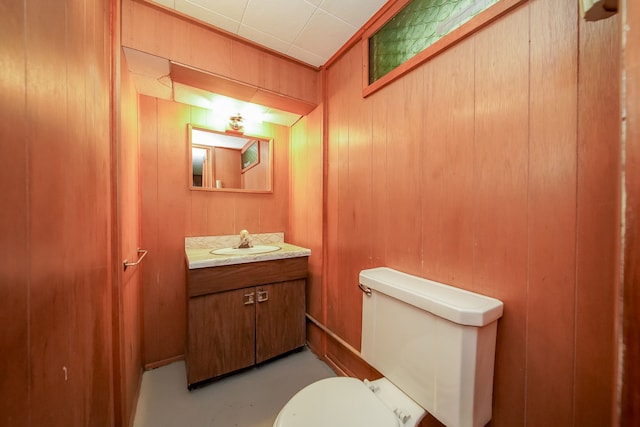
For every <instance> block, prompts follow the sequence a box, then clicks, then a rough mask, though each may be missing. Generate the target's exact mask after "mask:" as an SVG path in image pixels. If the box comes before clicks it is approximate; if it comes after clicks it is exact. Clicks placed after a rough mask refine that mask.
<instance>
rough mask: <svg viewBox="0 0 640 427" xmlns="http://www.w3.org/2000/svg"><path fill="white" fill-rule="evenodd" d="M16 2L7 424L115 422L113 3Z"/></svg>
mask: <svg viewBox="0 0 640 427" xmlns="http://www.w3.org/2000/svg"><path fill="white" fill-rule="evenodd" d="M10 3H12V4H8V3H7V4H3V5H2V6H0V14H1V15H2V18H0V21H1V22H0V27H1V30H0V35H1V36H2V40H3V43H1V47H0V52H2V60H1V61H2V67H1V69H2V71H0V74H1V78H0V80H1V83H0V88H1V89H2V90H1V91H0V92H1V96H2V102H0V105H2V107H0V116H1V118H0V134H1V135H2V138H0V159H1V160H0V163H1V165H0V169H2V172H0V189H2V192H1V193H2V205H3V212H2V214H0V234H1V235H2V238H1V239H0V252H1V253H2V254H3V255H4V256H3V257H2V258H3V261H1V263H2V265H1V266H0V271H1V272H2V273H0V274H1V276H2V278H1V279H0V282H1V283H2V286H0V289H1V290H0V300H2V303H1V304H2V308H0V313H1V314H0V317H1V319H2V324H3V330H2V332H1V333H0V351H1V353H2V354H3V362H5V365H6V367H7V369H5V371H6V372H5V373H4V374H3V378H2V380H0V384H2V386H1V387H2V388H1V389H0V395H1V396H2V401H3V403H2V404H0V424H3V425H4V424H6V425H63V424H64V425H69V426H83V425H111V424H112V422H113V414H112V409H113V408H112V400H111V399H112V391H113V389H112V385H111V381H112V378H111V330H110V325H111V317H110V315H111V311H110V309H111V306H110V304H111V300H110V291H111V288H110V281H109V279H110V273H109V262H110V253H109V237H110V235H109V226H110V192H109V183H110V179H111V176H110V172H109V167H108V166H109V164H110V157H109V155H110V151H109V147H110V129H109V123H110V122H109V98H110V97H109V95H110V93H109V89H110V88H109V82H110V68H109V65H110V64H109V55H108V52H109V50H110V37H109V14H108V8H107V7H106V2H104V1H103V2H87V1H83V0H68V1H66V2H62V3H60V4H55V5H54V4H51V3H50V2H44V1H39V0H28V1H24V2H10ZM95 3H98V4H95ZM86 22H91V23H95V25H85V23H86ZM95 98H98V99H100V100H101V102H96V103H94V102H93V101H94V99H95ZM89 105H90V106H91V108H87V106H89ZM5 263H6V264H5ZM5 316H6V317H5Z"/></svg>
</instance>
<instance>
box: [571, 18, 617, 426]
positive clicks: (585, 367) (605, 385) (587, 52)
mask: <svg viewBox="0 0 640 427" xmlns="http://www.w3.org/2000/svg"><path fill="white" fill-rule="evenodd" d="M618 26H619V22H618V15H616V16H614V17H612V18H610V19H607V20H603V21H597V22H585V21H582V20H581V21H580V28H579V32H580V39H579V52H580V56H579V65H578V67H579V69H580V70H581V71H580V74H579V78H578V90H579V92H578V99H579V100H580V108H579V110H578V165H577V167H578V171H577V185H578V194H577V197H578V199H577V202H578V205H577V206H578V207H577V209H578V212H577V225H578V229H577V242H576V244H577V248H576V251H577V260H576V262H577V268H576V272H577V277H576V280H577V282H576V286H577V290H576V301H575V303H576V319H575V320H576V337H575V353H576V366H575V369H576V384H575V389H576V393H575V403H574V404H575V413H576V415H575V417H576V418H575V422H576V424H577V425H584V426H597V425H608V424H609V423H611V422H612V419H613V418H612V417H613V412H612V411H613V404H614V400H613V399H614V393H613V390H614V385H615V372H616V368H615V366H616V360H617V357H618V355H617V351H616V346H617V340H618V337H617V336H616V331H615V329H616V327H615V322H616V304H617V300H618V286H617V282H618V274H619V271H618V259H619V258H618V254H617V249H618V247H619V246H618V245H619V241H618V238H617V233H616V230H618V229H619V228H618V226H619V215H620V199H619V185H620V106H619V102H620V83H619V78H618V76H619V75H620V66H619V57H620V54H619V52H620V36H619V32H618V30H619V28H618Z"/></svg>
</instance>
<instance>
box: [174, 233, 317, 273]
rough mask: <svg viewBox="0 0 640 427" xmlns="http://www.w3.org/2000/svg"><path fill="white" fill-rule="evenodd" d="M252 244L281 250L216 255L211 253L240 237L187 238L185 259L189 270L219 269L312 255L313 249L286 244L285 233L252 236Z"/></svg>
mask: <svg viewBox="0 0 640 427" xmlns="http://www.w3.org/2000/svg"><path fill="white" fill-rule="evenodd" d="M251 237H252V243H254V244H260V245H263V244H267V245H273V246H279V247H280V249H278V250H276V251H273V252H266V253H261V254H244V255H214V254H212V253H211V251H213V250H216V249H220V248H225V247H230V246H233V244H230V243H229V242H236V241H237V240H238V236H205V237H187V238H185V257H186V261H187V265H188V266H189V269H190V270H192V269H196V268H207V267H218V266H221V265H233V264H246V263H249V262H260V261H271V260H275V259H283V258H295V257H303V256H309V255H311V249H307V248H303V247H300V246H296V245H292V244H289V243H285V242H284V234H283V233H270V234H257V235H252V236H251Z"/></svg>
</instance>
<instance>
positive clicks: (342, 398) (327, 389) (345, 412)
mask: <svg viewBox="0 0 640 427" xmlns="http://www.w3.org/2000/svg"><path fill="white" fill-rule="evenodd" d="M328 426H331V427H338V426H340V427H342V426H344V427H399V426H402V424H401V423H400V420H399V419H398V417H397V416H396V415H395V414H394V413H393V411H392V410H390V409H389V408H388V407H387V406H385V405H384V404H383V403H382V401H381V400H380V399H379V398H378V397H376V395H375V394H374V393H373V392H372V391H371V389H370V388H369V387H367V385H366V384H365V383H363V382H362V381H360V380H358V379H357V378H350V377H332V378H326V379H323V380H320V381H317V382H315V383H313V384H311V385H309V386H307V387H305V388H304V389H302V390H300V391H299V392H298V393H296V395H294V396H293V397H292V398H291V400H289V402H288V403H287V404H286V405H285V406H284V408H282V410H281V411H280V413H279V414H278V417H277V418H276V421H275V423H274V427H328Z"/></svg>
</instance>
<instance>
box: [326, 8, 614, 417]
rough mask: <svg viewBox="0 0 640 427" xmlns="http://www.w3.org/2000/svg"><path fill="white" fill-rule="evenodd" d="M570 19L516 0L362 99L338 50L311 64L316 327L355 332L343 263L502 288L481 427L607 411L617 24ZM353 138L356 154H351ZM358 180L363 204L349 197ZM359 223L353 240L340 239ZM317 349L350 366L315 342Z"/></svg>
mask: <svg viewBox="0 0 640 427" xmlns="http://www.w3.org/2000/svg"><path fill="white" fill-rule="evenodd" d="M578 22H579V19H578V12H577V5H576V4H575V3H571V2H562V4H561V5H558V4H557V2H552V1H548V0H537V1H536V2H525V3H523V4H522V5H521V6H519V7H518V8H516V9H515V10H513V11H511V12H509V13H508V14H506V15H505V16H503V17H502V18H500V19H498V20H496V21H495V22H493V23H491V24H490V25H488V26H487V27H485V28H483V29H481V30H480V31H478V32H477V33H475V34H473V35H471V36H470V37H469V38H467V39H465V40H464V41H461V42H460V43H458V44H457V45H456V46H454V47H452V48H450V49H448V50H447V51H445V52H442V53H441V54H440V55H438V56H437V57H435V58H433V59H431V60H430V61H428V62H426V63H425V64H423V65H422V66H420V67H419V68H417V69H416V70H414V71H412V72H411V73H409V74H407V75H406V76H404V77H403V78H401V79H399V80H397V81H395V82H393V83H392V84H390V85H389V86H386V87H385V88H383V89H381V90H379V91H377V92H375V93H374V94H372V95H370V96H369V97H367V102H369V101H370V103H371V104H370V105H368V104H367V102H362V101H361V94H354V93H353V92H352V90H351V79H350V73H353V74H356V73H357V74H360V71H361V69H360V66H361V63H359V62H358V61H354V60H353V58H351V57H350V53H349V51H347V52H345V55H344V56H342V57H340V58H338V59H336V60H335V61H334V62H332V64H331V65H330V66H329V68H328V69H327V70H326V71H325V73H326V76H327V77H326V80H327V96H326V98H325V100H326V103H327V106H326V109H327V115H326V126H327V138H326V143H327V150H328V157H327V162H328V164H327V166H326V170H327V176H326V178H325V184H326V190H325V191H326V205H325V209H326V210H327V212H326V218H327V222H326V239H327V240H326V260H325V261H326V269H325V285H326V287H327V302H326V305H325V310H326V312H327V314H326V316H327V325H328V326H329V328H330V329H333V330H334V332H336V333H338V335H339V336H341V337H343V338H345V339H347V340H348V341H354V340H358V338H357V335H358V333H359V331H358V330H354V329H355V328H357V326H355V327H354V324H356V323H355V322H353V321H352V320H350V319H351V318H350V317H348V316H345V315H344V313H345V312H357V311H358V310H359V301H356V300H355V299H352V298H350V297H349V295H350V292H351V290H350V286H351V280H352V277H351V276H353V272H352V271H350V270H349V267H347V266H344V265H343V263H344V262H349V263H352V264H355V265H359V263H361V262H362V261H364V260H367V261H368V262H370V263H371V264H373V265H387V266H390V267H392V268H397V269H400V270H404V271H408V272H410V273H414V274H418V275H422V276H425V277H430V278H436V279H437V280H440V281H444V282H450V283H452V284H454V285H455V286H459V287H462V288H466V289H470V290H473V291H476V292H479V293H482V294H487V295H490V296H494V297H497V298H499V299H501V300H503V301H504V303H505V313H504V316H503V317H502V318H501V319H500V321H499V324H498V342H497V352H496V365H495V366H496V371H495V376H494V402H493V420H492V422H491V424H492V425H505V426H506V425H509V426H510V425H524V424H531V425H534V424H535V425H538V424H540V425H543V424H544V425H551V424H554V425H555V424H558V425H567V424H575V425H596V424H600V425H609V424H610V423H611V410H612V408H613V405H614V402H613V401H612V400H611V399H612V398H613V396H615V387H614V380H615V375H614V370H613V368H614V366H615V363H614V360H613V359H614V356H615V355H616V351H617V350H616V344H615V342H614V340H613V336H614V335H613V334H614V333H615V311H614V308H615V305H614V299H615V297H616V295H617V291H618V288H617V286H616V280H615V277H614V275H613V272H614V271H615V268H616V265H617V263H616V256H617V255H616V247H615V241H616V235H617V234H616V222H615V218H616V216H615V208H616V207H617V206H619V200H618V197H617V191H618V187H617V185H618V184H616V183H615V182H616V181H617V180H618V179H619V170H618V169H617V163H616V161H617V159H618V158H617V155H618V154H619V153H618V151H619V142H618V140H617V135H618V133H619V132H618V131H617V130H616V129H614V125H613V123H614V122H615V121H616V120H618V119H619V112H618V110H617V108H618V107H617V104H616V103H617V101H618V99H619V98H618V97H619V93H618V86H617V84H618V83H617V81H618V80H617V77H616V76H618V64H617V60H616V59H615V58H614V57H615V56H616V55H617V52H618V51H619V46H617V45H616V41H617V40H618V37H619V32H618V28H617V26H616V22H615V18H614V19H613V20H609V21H605V22H600V23H589V24H587V23H584V22H581V23H578ZM596 62H597V63H596ZM578 70H580V72H579V73H578ZM578 75H580V79H579V78H578ZM421 79H423V80H421ZM611 82H613V83H612V84H610V83H611ZM422 88H424V89H422ZM596 100H597V101H596ZM355 109H360V110H364V111H370V114H371V120H370V121H369V122H368V121H367V120H363V115H362V113H361V111H358V112H357V113H354V112H353V110H355ZM366 114H369V113H366ZM585 123H586V124H585ZM405 124H406V125H405ZM403 125H405V126H404V127H403ZM365 129H368V130H365ZM367 132H369V133H368V134H367ZM361 139H362V140H363V141H362V140H361ZM361 143H363V146H362V148H360V144H361ZM367 146H368V147H369V148H368V150H370V154H368V155H370V162H371V163H370V166H369V165H365V164H364V162H363V163H361V162H360V158H357V157H355V156H356V155H358V154H359V153H360V151H359V150H360V149H362V150H363V151H362V152H367ZM352 147H358V151H356V150H353V149H352ZM400 150H404V151H400ZM369 168H370V169H369ZM367 171H370V172H369V175H367ZM603 177H604V178H603ZM372 187H373V188H372ZM370 188H372V189H371V190H369V189H370ZM367 191H371V199H370V200H369V201H366V199H364V198H362V196H359V197H360V198H359V199H358V200H359V201H361V202H364V203H370V206H369V207H370V209H366V208H365V209H361V210H359V209H355V210H354V209H351V210H349V208H350V207H351V208H352V207H353V205H352V204H350V201H351V198H352V197H353V195H354V194H360V193H362V192H367ZM413 200H416V201H417V206H416V205H415V204H414V203H412V201H413ZM596 205H597V206H596ZM359 221H363V222H364V223H368V224H370V227H371V235H372V238H371V240H368V239H366V238H365V240H366V241H367V242H369V245H367V244H361V245H350V244H345V243H344V241H343V240H344V239H346V238H351V237H353V234H350V227H349V225H350V224H357V223H358V222H359ZM343 224H346V226H343ZM354 227H355V226H354ZM347 260H348V261H347ZM596 301H598V302H596ZM599 304H604V305H603V307H604V308H603V310H599V308H598V305H599ZM345 321H347V322H349V323H350V325H348V326H345V325H343V324H341V322H345ZM595 323H597V325H596V324H595ZM354 334H355V336H354ZM602 340H604V341H602ZM603 343H604V344H603ZM327 353H328V355H329V357H328V358H329V361H330V362H331V363H334V366H335V367H336V368H337V369H340V370H341V371H342V372H346V373H348V374H354V375H360V374H362V373H363V372H365V369H364V368H363V365H362V362H361V361H359V360H358V359H357V358H355V357H353V356H352V355H350V354H349V353H348V351H347V350H346V349H344V348H340V347H339V346H338V345H337V344H336V343H334V342H333V341H331V340H329V342H328V344H327ZM598 366H601V367H602V368H598Z"/></svg>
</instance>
